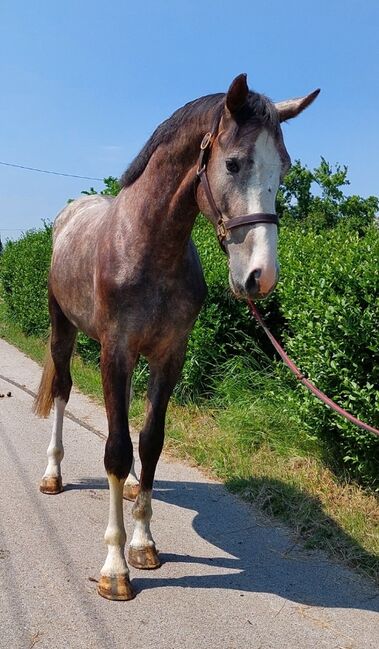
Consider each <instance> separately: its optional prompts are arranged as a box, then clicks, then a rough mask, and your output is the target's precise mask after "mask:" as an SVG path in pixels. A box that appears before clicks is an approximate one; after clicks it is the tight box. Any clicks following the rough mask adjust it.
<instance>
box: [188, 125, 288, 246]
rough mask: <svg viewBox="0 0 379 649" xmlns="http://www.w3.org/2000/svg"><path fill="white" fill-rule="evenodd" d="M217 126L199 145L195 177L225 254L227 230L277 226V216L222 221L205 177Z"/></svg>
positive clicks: (257, 215)
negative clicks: (248, 226) (200, 186)
mask: <svg viewBox="0 0 379 649" xmlns="http://www.w3.org/2000/svg"><path fill="white" fill-rule="evenodd" d="M218 126H219V120H217V124H215V125H214V127H213V128H212V131H209V132H208V133H206V134H205V135H204V137H203V139H202V142H201V144H200V155H199V160H198V165H197V172H196V177H197V178H198V179H199V181H200V183H201V185H202V187H203V189H204V192H205V195H206V197H207V200H208V203H209V206H210V208H211V211H212V213H213V216H214V218H215V220H216V223H217V238H218V240H219V242H220V246H221V248H222V249H223V250H224V252H225V245H224V241H225V239H226V235H227V232H228V230H232V229H233V228H239V227H240V226H241V225H250V224H252V223H273V224H274V225H278V224H279V217H278V215H277V214H269V213H266V212H256V213H255V214H246V215H244V216H235V217H234V218H232V219H224V217H223V216H222V213H221V211H220V210H219V209H218V207H217V205H216V201H215V199H214V198H213V194H212V190H211V188H210V185H209V180H208V176H207V164H208V161H209V157H210V153H211V149H212V144H213V142H214V140H215V137H216V133H217V130H218Z"/></svg>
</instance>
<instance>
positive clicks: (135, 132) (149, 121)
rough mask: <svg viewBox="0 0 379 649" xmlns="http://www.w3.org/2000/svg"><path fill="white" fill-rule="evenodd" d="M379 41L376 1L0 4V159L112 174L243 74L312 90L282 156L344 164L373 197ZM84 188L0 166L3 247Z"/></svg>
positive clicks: (254, 80) (264, 87)
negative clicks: (181, 112)
mask: <svg viewBox="0 0 379 649" xmlns="http://www.w3.org/2000/svg"><path fill="white" fill-rule="evenodd" d="M378 33H379V2H378V1H377V0H359V1H358V0H348V1H346V0H345V1H342V0H318V1H317V2H315V1H308V0H302V1H301V2H300V0H286V2H283V0H261V1H260V2H255V1H254V0H240V1H238V0H235V1H234V2H231V1H230V0H229V1H224V0H219V1H216V0H202V1H200V0H191V1H187V2H182V1H180V0H178V1H174V0H156V1H153V0H141V1H140V2H135V1H134V0H133V2H132V1H131V0H113V1H112V2H111V3H105V2H104V1H102V2H99V1H98V0H91V1H89V0H76V2H73V1H72V0H65V2H55V1H54V0H49V1H47V0H38V1H37V2H33V3H32V2H29V1H28V2H26V1H25V0H23V1H19V0H12V1H9V0H2V2H1V4H0V78H1V95H0V117H1V119H0V160H1V161H5V162H12V163H18V164H22V165H28V166H32V167H39V168H42V169H51V170H55V171H62V172H69V173H73V174H79V175H85V176H96V177H104V176H108V175H114V176H118V175H120V173H121V172H122V171H123V169H124V168H125V167H126V166H127V164H128V163H129V162H130V160H131V159H132V158H133V156H134V155H135V154H136V153H137V152H138V151H139V149H140V148H141V147H142V145H143V144H144V142H145V140H146V139H147V138H148V136H149V135H150V134H151V132H152V131H153V129H154V128H155V127H156V126H157V124H159V123H160V122H161V121H162V120H163V119H165V118H166V117H168V116H169V115H170V114H171V113H172V112H173V111H174V110H175V109H176V108H178V107H179V106H181V105H183V104H184V103H185V102H187V101H189V100H191V99H194V98H195V97H199V96H201V95H204V94H208V93H211V92H220V91H225V90H226V89H227V87H228V85H229V83H230V81H231V80H232V78H233V77H234V76H235V75H236V74H238V73H240V72H247V73H248V78H249V83H250V86H251V87H252V88H254V89H256V90H258V91H260V92H264V93H266V94H267V95H268V96H269V97H271V98H272V99H273V100H280V99H286V98H288V97H291V96H299V95H302V94H305V93H307V92H309V91H311V90H313V89H314V88H317V87H321V90H322V92H321V94H320V96H319V98H318V99H317V101H316V102H315V104H314V105H313V106H312V107H310V108H309V109H308V110H307V111H306V112H305V113H303V115H301V116H300V117H298V118H297V119H296V120H293V121H292V122H290V123H288V124H287V125H284V135H285V140H286V144H287V148H288V150H289V152H290V154H291V157H292V159H296V158H300V159H301V161H302V162H303V163H306V164H307V165H308V166H314V165H316V164H318V162H319V159H320V156H321V155H323V156H324V157H325V158H326V159H327V160H329V161H330V162H331V163H333V164H334V163H336V162H339V163H346V164H347V165H348V167H349V177H350V180H351V186H350V188H349V193H358V194H361V195H363V196H367V195H369V194H378V179H379V162H378V160H379V155H378V151H379V132H378V116H379V108H378V107H379V83H378V63H379V56H378V54H379V45H378V43H379V37H378ZM91 184H93V185H94V186H95V187H97V188H99V187H100V186H101V183H91V182H90V181H86V180H76V179H70V178H63V177H58V176H46V175H43V174H38V173H33V172H27V171H21V170H18V169H11V168H7V167H3V166H1V165H0V233H1V235H2V237H3V239H5V238H6V236H7V235H10V236H15V235H18V234H19V232H18V230H19V229H27V228H31V227H38V226H40V225H41V220H42V219H52V218H54V216H55V215H56V213H57V212H58V211H59V209H61V207H62V206H63V205H64V204H65V202H66V200H67V198H69V197H75V196H77V195H78V194H79V193H80V191H81V190H82V189H86V188H87V187H89V186H90V185H91ZM6 228H7V229H8V228H9V229H10V228H12V229H13V231H10V230H5V229H6Z"/></svg>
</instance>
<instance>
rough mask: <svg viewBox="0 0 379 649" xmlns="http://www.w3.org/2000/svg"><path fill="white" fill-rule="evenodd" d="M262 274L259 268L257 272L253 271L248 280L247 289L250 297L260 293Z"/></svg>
mask: <svg viewBox="0 0 379 649" xmlns="http://www.w3.org/2000/svg"><path fill="white" fill-rule="evenodd" d="M261 273H262V271H261V269H260V268H257V269H256V270H253V271H251V273H250V275H249V277H248V278H247V280H246V283H245V288H246V291H247V293H248V294H249V295H256V294H257V293H258V292H259V278H260V276H261Z"/></svg>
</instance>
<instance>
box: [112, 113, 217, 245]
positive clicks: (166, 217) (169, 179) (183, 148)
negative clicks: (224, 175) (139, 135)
mask: <svg viewBox="0 0 379 649" xmlns="http://www.w3.org/2000/svg"><path fill="white" fill-rule="evenodd" d="M208 122H209V123H208ZM211 122H212V118H211V117H210V118H208V120H204V124H198V125H197V128H196V129H195V130H194V132H190V131H189V130H188V129H187V130H186V131H184V129H183V130H182V132H179V133H178V135H177V137H176V138H175V140H174V141H173V142H171V143H170V144H161V145H160V146H159V147H158V148H157V149H156V151H155V152H154V153H153V155H152V156H151V158H150V160H149V162H148V164H147V166H146V168H145V170H144V172H143V173H142V174H141V176H140V177H139V178H138V179H137V180H136V181H135V182H134V183H133V185H131V186H130V187H128V188H126V190H124V191H123V192H122V195H120V201H122V202H123V204H124V207H125V211H126V212H127V213H128V219H129V218H130V219H131V220H132V221H133V222H134V223H135V227H138V228H139V229H140V230H141V231H143V233H144V237H145V240H146V242H147V243H148V242H149V240H152V239H153V240H154V243H155V245H162V246H164V248H165V252H166V253H167V252H168V251H170V253H169V254H173V253H174V251H178V250H179V249H180V248H183V250H184V249H185V247H186V245H187V242H188V239H189V237H190V234H191V230H192V227H193V224H194V221H195V218H196V215H197V213H198V211H199V208H198V206H197V203H196V197H195V177H196V168H197V159H198V155H199V145H200V142H201V139H202V137H203V136H204V134H205V132H206V131H207V130H209V128H210V126H211Z"/></svg>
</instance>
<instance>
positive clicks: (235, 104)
mask: <svg viewBox="0 0 379 649" xmlns="http://www.w3.org/2000/svg"><path fill="white" fill-rule="evenodd" d="M248 94H249V87H248V85H247V74H239V75H238V77H236V78H235V79H234V80H233V81H232V83H231V86H230V88H229V90H228V92H227V94H226V100H225V104H226V107H227V109H228V110H229V111H230V112H231V113H232V115H233V113H237V112H238V111H239V110H240V109H241V108H242V106H243V105H244V104H245V102H246V100H247V96H248Z"/></svg>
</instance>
